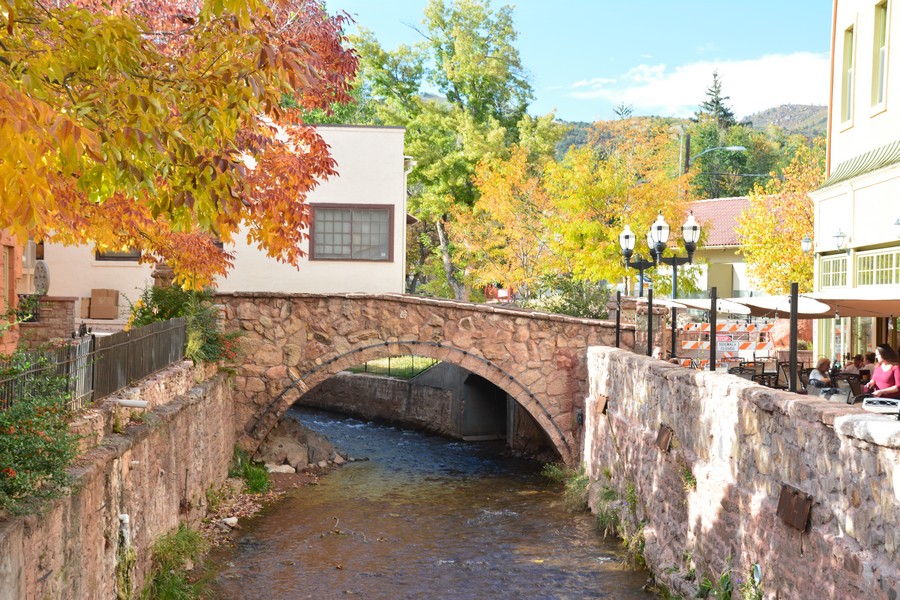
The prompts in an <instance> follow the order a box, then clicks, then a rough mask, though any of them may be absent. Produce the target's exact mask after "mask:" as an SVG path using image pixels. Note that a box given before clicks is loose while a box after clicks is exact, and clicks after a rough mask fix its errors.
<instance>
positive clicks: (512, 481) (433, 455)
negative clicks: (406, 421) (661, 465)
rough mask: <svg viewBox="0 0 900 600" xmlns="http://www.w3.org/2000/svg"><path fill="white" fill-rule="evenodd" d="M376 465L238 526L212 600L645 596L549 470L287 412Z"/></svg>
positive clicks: (216, 563)
mask: <svg viewBox="0 0 900 600" xmlns="http://www.w3.org/2000/svg"><path fill="white" fill-rule="evenodd" d="M287 416H289V417H291V418H297V419H299V420H301V421H302V422H303V423H304V424H305V425H306V426H308V427H310V428H312V429H314V430H316V431H318V432H320V433H322V434H324V435H325V436H326V437H328V439H329V440H330V441H331V442H332V443H333V444H334V445H335V447H337V448H339V449H341V450H342V451H343V452H344V453H346V454H350V455H352V456H354V457H357V458H362V457H364V458H367V459H368V460H367V461H362V462H354V463H350V464H347V465H345V466H343V467H342V468H340V469H336V470H335V471H333V472H332V473H330V474H329V475H328V476H327V477H325V478H323V479H322V480H321V483H320V484H319V485H318V486H314V487H306V488H300V489H297V490H294V491H293V492H291V493H290V494H288V496H287V497H286V498H285V499H284V500H283V501H281V502H279V503H277V504H276V505H273V506H271V507H269V508H267V509H265V510H264V511H263V512H261V513H260V514H259V515H258V516H257V517H255V518H253V519H249V520H247V521H245V522H243V523H242V527H243V529H242V531H241V532H240V534H239V536H238V538H237V547H236V548H234V549H229V550H223V551H218V552H217V553H216V554H214V555H213V556H212V557H211V559H212V563H213V567H212V571H213V572H214V573H215V574H216V575H215V578H214V581H215V583H214V585H213V594H212V595H213V597H216V598H235V599H237V598H247V597H248V593H249V592H250V591H251V590H258V592H254V594H255V595H257V596H258V598H260V599H262V598H273V599H277V598H347V597H354V596H355V597H360V598H367V599H368V598H391V599H393V598H454V599H455V598H460V599H465V598H472V599H476V598H477V599H483V598H561V599H562V598H573V599H574V598H610V599H612V598H616V599H618V598H623V599H628V598H642V599H647V598H649V597H650V596H649V595H648V594H646V593H644V592H642V591H641V586H642V585H643V584H644V583H645V581H646V579H647V573H646V572H635V571H632V570H630V569H626V568H624V567H622V565H621V561H622V558H621V551H620V545H619V542H618V541H617V540H607V539H604V538H603V537H601V536H600V535H599V533H598V531H597V529H596V527H595V526H594V524H593V517H592V516H591V515H589V514H578V515H573V514H572V513H571V512H567V511H566V509H565V508H564V507H563V502H562V497H561V491H560V489H559V487H558V486H556V485H551V484H548V482H547V481H546V480H545V479H544V478H542V477H541V476H540V474H539V470H540V465H539V464H537V463H534V462H531V461H525V460H517V459H511V458H506V457H501V456H500V455H499V454H498V453H499V450H500V449H502V445H495V444H469V443H459V442H453V441H448V440H446V439H444V438H440V437H436V436H431V435H427V434H422V433H419V432H414V431H408V430H403V429H399V428H397V427H392V426H389V425H379V424H373V423H365V422H362V421H358V420H354V419H350V418H345V417H340V416H335V415H330V414H327V413H323V412H317V411H308V410H298V409H291V411H290V412H289V413H288V415H287Z"/></svg>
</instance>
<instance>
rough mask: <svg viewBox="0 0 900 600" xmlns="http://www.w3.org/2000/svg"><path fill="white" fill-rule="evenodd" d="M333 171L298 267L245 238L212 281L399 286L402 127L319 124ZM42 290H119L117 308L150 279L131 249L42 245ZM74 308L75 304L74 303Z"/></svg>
mask: <svg viewBox="0 0 900 600" xmlns="http://www.w3.org/2000/svg"><path fill="white" fill-rule="evenodd" d="M318 129H319V132H320V133H321V134H322V137H323V138H324V139H325V141H326V142H327V143H328V145H329V146H330V150H331V154H332V157H333V158H334V160H335V161H336V162H337V170H338V173H339V175H337V176H334V177H332V178H330V179H328V180H327V181H325V182H323V183H322V184H321V185H320V186H319V187H317V188H316V189H315V190H314V191H313V192H312V193H310V194H309V196H308V197H307V198H308V201H309V204H310V207H311V213H312V218H311V227H310V239H309V240H307V241H306V242H304V243H303V250H304V251H305V252H306V253H307V256H306V257H305V258H304V259H303V260H302V261H301V263H300V267H299V269H298V268H294V267H291V266H289V265H285V264H282V263H279V262H277V261H275V260H273V259H271V258H269V257H267V256H266V255H265V253H264V252H263V251H260V250H259V249H257V248H255V247H252V246H250V245H248V244H247V243H246V238H245V236H239V241H238V242H237V243H236V244H235V245H234V246H233V247H226V249H227V250H229V251H231V252H233V253H234V255H235V260H234V268H233V269H232V270H231V271H230V272H229V273H228V276H227V277H224V278H221V279H219V280H218V281H217V282H216V284H217V288H218V290H219V291H224V292H245V291H248V292H307V293H340V292H367V293H392V292H396V293H402V292H403V291H404V289H405V275H406V272H405V271H406V223H407V214H406V176H407V173H408V170H409V169H410V167H411V164H412V163H411V162H410V160H409V159H408V158H407V157H404V155H403V141H404V132H405V131H404V129H403V128H402V127H363V126H340V125H328V126H320V127H319V128H318ZM43 253H44V259H45V260H46V261H47V264H48V266H49V268H50V271H51V277H50V290H49V292H48V293H49V295H52V296H74V297H78V298H82V297H88V296H90V293H91V289H93V288H109V289H116V290H119V292H120V295H123V296H124V297H125V299H122V300H121V302H120V306H121V313H122V315H123V316H124V314H125V313H126V312H127V309H128V302H127V301H126V299H127V300H130V301H132V302H133V301H134V300H135V299H136V298H137V297H138V296H139V295H140V293H141V291H142V290H143V289H144V288H145V287H147V286H150V285H152V280H151V277H150V273H151V270H152V269H151V267H149V266H147V265H141V264H138V263H137V256H135V255H129V254H128V253H123V254H121V255H98V254H97V253H96V252H95V250H94V248H92V247H88V246H76V247H64V246H60V245H57V244H46V245H45V247H44V248H43ZM76 314H78V313H77V309H76Z"/></svg>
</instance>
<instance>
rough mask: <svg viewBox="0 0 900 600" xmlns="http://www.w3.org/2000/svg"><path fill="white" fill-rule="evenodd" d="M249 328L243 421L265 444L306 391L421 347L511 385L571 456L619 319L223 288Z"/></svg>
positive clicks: (238, 413) (229, 321)
mask: <svg viewBox="0 0 900 600" xmlns="http://www.w3.org/2000/svg"><path fill="white" fill-rule="evenodd" d="M218 300H219V301H220V303H221V304H222V307H223V309H224V310H223V313H224V315H225V320H226V326H227V327H228V328H230V329H237V330H241V331H243V332H244V334H245V335H244V336H243V337H242V338H241V346H242V349H243V356H244V359H243V363H242V364H241V365H240V366H239V367H238V369H237V374H236V377H235V395H236V409H235V418H236V426H237V427H238V429H239V431H243V433H244V438H243V440H242V444H243V445H244V446H246V447H248V448H255V447H256V446H258V444H259V443H260V442H261V441H262V440H263V439H264V438H265V436H266V435H267V434H268V432H269V431H270V430H271V429H272V428H273V427H274V426H275V425H276V424H277V423H278V421H279V420H280V419H281V417H282V416H283V415H284V413H285V412H286V411H287V409H288V408H290V406H291V405H292V404H293V403H294V402H296V401H297V399H298V398H299V397H300V396H302V395H303V394H304V393H306V391H308V390H309V389H312V388H313V387H315V386H316V385H318V384H319V383H321V382H322V381H324V380H325V379H328V378H329V377H331V376H333V375H335V374H337V373H338V372H340V371H342V370H344V369H346V368H348V367H351V366H354V365H357V364H359V363H361V362H365V361H367V360H373V359H377V358H384V357H387V356H396V355H399V354H413V355H419V356H426V357H430V358H434V359H437V360H440V361H445V362H450V363H453V364H456V365H459V366H460V367H462V368H464V369H466V370H468V371H470V372H472V373H475V374H477V375H479V376H481V377H483V378H484V379H486V380H487V381H489V382H491V383H493V384H494V385H496V386H497V387H499V388H500V389H502V390H504V391H505V392H506V393H508V394H509V395H510V396H511V397H512V398H513V399H514V400H515V401H516V402H517V403H518V404H519V405H520V406H522V407H523V408H524V409H525V410H526V411H527V412H528V413H529V414H530V415H531V416H532V417H533V418H534V420H535V421H536V422H537V423H538V425H539V426H540V427H541V428H542V429H543V430H544V432H545V433H546V435H547V437H548V439H550V440H551V442H552V443H553V445H554V446H555V448H556V450H557V451H558V452H559V454H560V456H561V457H562V459H563V460H564V461H566V462H567V463H569V464H574V463H575V462H577V460H578V455H579V451H580V444H581V429H580V424H579V423H578V422H577V421H578V420H577V418H576V415H577V413H578V411H580V410H583V404H584V398H585V397H586V396H587V393H588V392H587V348H588V347H589V346H595V345H611V343H612V340H613V339H614V337H615V331H614V329H613V326H612V324H610V323H608V322H605V321H596V320H591V319H577V318H572V317H565V316H560V315H552V314H547V313H539V312H534V311H526V310H521V309H514V308H507V307H497V306H491V305H483V304H470V303H463V302H456V301H449V300H438V299H433V298H421V297H416V296H406V295H401V294H386V295H368V294H335V295H320V294H272V293H244V294H240V293H238V294H223V295H220V296H218Z"/></svg>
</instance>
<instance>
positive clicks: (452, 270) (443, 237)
mask: <svg viewBox="0 0 900 600" xmlns="http://www.w3.org/2000/svg"><path fill="white" fill-rule="evenodd" d="M434 225H435V227H436V228H437V233H438V241H439V242H440V247H441V262H442V263H443V265H444V274H445V275H446V276H447V283H449V284H450V289H452V290H453V297H454V299H456V300H463V301H465V302H468V301H469V290H468V289H467V288H466V286H465V285H463V284H462V283H461V282H460V281H459V280H458V279H457V278H456V267H455V266H454V265H453V259H452V258H451V257H450V242H449V241H448V240H447V234H446V232H444V222H443V220H441V219H438V220H437V221H436V222H435V224H434Z"/></svg>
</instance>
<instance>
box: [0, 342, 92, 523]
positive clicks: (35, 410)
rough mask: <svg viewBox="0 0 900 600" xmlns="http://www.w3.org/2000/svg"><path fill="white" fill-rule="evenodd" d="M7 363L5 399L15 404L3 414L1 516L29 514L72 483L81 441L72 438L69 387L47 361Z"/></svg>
mask: <svg viewBox="0 0 900 600" xmlns="http://www.w3.org/2000/svg"><path fill="white" fill-rule="evenodd" d="M4 362H5V363H6V365H5V367H4V368H3V369H2V370H0V379H2V380H7V379H9V381H8V382H7V383H6V384H5V385H4V386H3V388H2V393H3V394H9V397H8V398H7V400H9V401H11V402H12V404H11V406H9V407H8V408H6V409H3V410H0V510H7V511H10V512H13V513H23V512H30V511H31V510H33V509H34V508H36V506H37V502H38V501H39V500H41V499H43V498H48V497H54V496H57V495H59V494H60V493H61V492H62V491H64V489H65V488H66V487H67V486H68V484H69V483H70V476H69V475H68V473H67V471H66V469H67V468H68V466H69V465H70V464H71V463H72V460H73V459H74V458H75V456H76V455H77V452H78V438H77V436H75V435H74V434H72V433H70V432H69V422H68V419H69V416H70V411H69V409H68V407H67V403H68V400H69V394H68V392H67V391H66V386H65V381H64V380H63V379H62V378H61V377H58V376H56V375H55V374H54V373H53V372H52V371H53V369H52V368H50V367H49V366H48V360H47V359H46V358H44V357H39V356H36V355H33V354H25V353H16V354H13V355H12V356H9V357H6V359H5V361H4ZM23 374H27V375H23ZM17 376H18V377H17ZM12 378H15V379H12Z"/></svg>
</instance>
